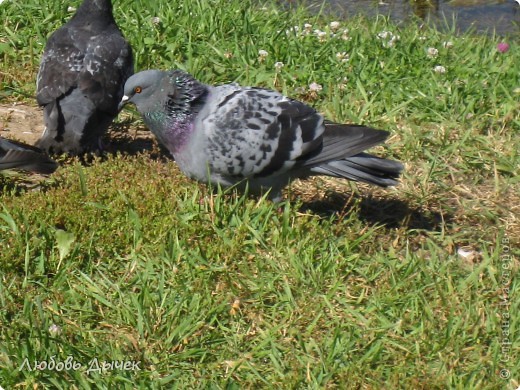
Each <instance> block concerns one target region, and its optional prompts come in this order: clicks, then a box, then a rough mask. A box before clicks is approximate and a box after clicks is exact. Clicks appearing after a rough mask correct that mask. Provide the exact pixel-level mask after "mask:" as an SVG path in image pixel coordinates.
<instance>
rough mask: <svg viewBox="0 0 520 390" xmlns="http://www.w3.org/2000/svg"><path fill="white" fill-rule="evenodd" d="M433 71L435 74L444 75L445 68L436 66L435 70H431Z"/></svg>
mask: <svg viewBox="0 0 520 390" xmlns="http://www.w3.org/2000/svg"><path fill="white" fill-rule="evenodd" d="M433 71H434V72H435V73H441V74H442V73H446V68H445V67H444V66H442V65H437V66H436V67H435V68H433Z"/></svg>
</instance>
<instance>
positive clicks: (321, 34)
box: [314, 30, 327, 42]
mask: <svg viewBox="0 0 520 390" xmlns="http://www.w3.org/2000/svg"><path fill="white" fill-rule="evenodd" d="M314 34H316V36H317V37H318V41H320V42H325V41H326V40H327V33H326V32H325V31H321V30H314Z"/></svg>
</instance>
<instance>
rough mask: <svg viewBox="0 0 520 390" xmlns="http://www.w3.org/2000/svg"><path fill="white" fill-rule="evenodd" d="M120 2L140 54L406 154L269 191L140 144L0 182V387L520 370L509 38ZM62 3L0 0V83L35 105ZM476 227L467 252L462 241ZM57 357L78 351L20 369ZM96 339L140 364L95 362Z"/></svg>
mask: <svg viewBox="0 0 520 390" xmlns="http://www.w3.org/2000/svg"><path fill="white" fill-rule="evenodd" d="M43 4H44V5H43ZM114 8H115V14H116V17H117V20H118V22H119V24H120V26H121V29H122V30H123V31H124V33H125V35H126V36H127V38H128V39H129V40H130V42H131V43H132V45H133V47H134V50H135V54H136V66H137V68H138V70H141V69H146V68H163V69H167V68H174V67H181V68H183V69H186V70H188V71H189V72H191V73H193V74H195V75H196V76H197V77H199V78H200V79H201V80H203V81H204V82H208V83H224V82H231V81H237V82H239V83H242V84H248V85H258V86H265V87H270V88H276V89H278V90H280V91H283V92H284V93H286V94H288V95H290V96H293V97H296V98H299V99H302V100H305V101H307V102H309V104H312V105H313V106H315V107H316V108H317V109H318V110H320V111H321V112H323V113H325V114H326V115H327V116H328V117H329V118H330V119H333V120H336V121H345V122H356V123H364V124H369V125H373V126H375V127H379V128H383V129H387V130H389V131H391V133H392V137H391V138H390V139H389V141H388V143H387V146H386V147H380V148H377V149H376V152H377V153H378V154H380V155H385V156H389V157H393V158H398V159H400V160H402V161H404V162H405V164H406V172H405V174H404V176H403V179H402V184H401V185H400V186H399V187H397V188H396V189H389V190H380V189H373V188H368V187H367V186H364V185H356V184H352V183H344V182H341V181H337V180H328V179H315V180H312V181H310V182H307V183H296V184H295V185H294V186H292V187H291V188H290V190H289V191H288V193H287V198H288V200H287V201H286V202H284V203H282V204H281V205H275V204H273V203H271V202H269V201H267V200H264V199H257V198H250V197H247V196H241V195H237V194H235V193H233V192H232V191H227V192H223V191H220V190H218V189H217V190H216V191H212V190H211V189H209V188H207V187H206V186H204V185H201V184H197V183H194V182H191V181H190V180H188V179H187V178H185V177H183V176H182V175H181V174H180V172H179V171H178V169H177V167H176V165H175V163H174V162H171V161H169V159H167V158H164V157H159V156H158V155H157V153H155V152H153V153H152V152H148V151H144V152H143V153H141V154H137V155H129V154H126V153H124V152H123V153H120V154H117V155H114V156H106V157H105V158H103V159H94V160H93V161H91V162H90V163H89V164H83V165H81V164H79V163H77V162H69V163H65V164H64V165H63V167H62V168H60V169H59V170H58V171H57V172H56V173H55V174H54V175H53V176H51V177H50V178H49V179H48V180H46V181H45V182H42V183H41V185H40V186H37V187H36V188H26V187H24V186H21V185H18V184H17V182H16V181H13V180H12V179H11V178H0V184H1V185H2V186H3V188H4V190H3V193H2V194H1V195H0V307H1V309H0V385H1V386H3V387H4V388H6V389H8V388H9V389H10V388H36V387H38V388H70V387H71V384H74V385H75V386H76V387H77V388H162V387H163V386H164V387H166V388H169V387H172V386H173V387H177V388H206V387H209V388H229V389H233V388H256V387H265V388H269V387H281V388H346V387H348V388H381V386H382V385H383V386H384V387H385V388H397V387H400V388H425V389H432V388H459V389H466V388H479V389H482V388H485V389H487V388H490V389H495V388H496V389H499V388H500V389H502V388H506V389H516V387H518V381H519V380H520V379H519V378H520V363H519V361H520V359H519V356H518V349H519V343H518V340H519V337H518V334H519V332H520V329H519V327H520V322H519V319H518V315H517V313H518V312H519V309H520V300H519V297H518V294H519V287H518V284H519V281H518V277H516V272H517V270H518V256H519V255H520V251H519V250H518V248H519V244H520V222H519V210H518V205H519V204H520V197H519V195H518V194H519V193H520V184H519V180H518V178H519V177H520V175H519V173H520V172H519V166H520V157H519V152H518V151H519V150H520V137H519V135H520V131H519V130H520V113H519V110H518V107H519V103H518V102H519V100H520V90H519V88H520V74H519V72H518V64H519V63H520V47H519V46H518V44H516V42H518V41H517V40H516V41H515V39H516V38H517V37H510V38H507V39H506V40H507V41H508V42H509V43H510V44H511V48H510V50H509V51H508V52H507V53H499V52H498V51H497V50H496V44H497V43H498V42H499V41H500V40H502V39H501V38H498V37H484V36H471V35H464V36H455V35H454V34H453V33H451V32H445V33H441V32H439V31H436V30H432V29H429V28H427V27H425V28H422V29H419V28H418V27H416V26H415V25H413V24H412V25H407V26H401V27H397V26H395V25H393V24H391V23H390V22H389V21H387V20H385V19H383V18H380V19H377V20H366V19H363V18H359V17H354V18H352V19H350V20H347V21H342V22H341V31H340V32H338V34H337V36H336V37H330V36H329V35H327V38H326V39H325V41H324V42H320V41H319V40H318V39H317V38H316V37H315V36H314V35H313V34H310V35H308V36H307V35H302V34H299V33H295V32H294V30H293V31H292V32H291V31H290V32H289V33H288V34H286V31H287V30H290V29H292V27H293V26H299V27H300V31H302V30H303V29H304V23H310V24H312V25H313V27H312V29H313V30H314V29H321V30H323V31H327V33H329V32H330V27H329V22H330V21H331V20H329V19H326V18H324V17H322V16H320V15H317V16H311V15H308V14H306V11H305V10H299V11H292V12H291V13H286V12H284V11H282V10H280V9H279V8H275V7H274V6H271V5H267V6H266V7H265V8H263V9H260V7H257V6H252V5H251V4H250V3H249V2H248V1H235V0H231V1H219V0H214V1H210V0H196V1H192V2H182V3H181V2H173V1H153V2H152V1H150V2H148V1H142V0H141V1H130V0H121V1H116V2H115V6H114ZM155 16H157V17H159V18H160V20H161V21H160V23H159V24H153V23H152V17H155ZM68 18H69V14H67V12H66V5H63V3H62V2H61V1H57V0H51V1H46V2H42V1H36V0H31V1H25V2H18V1H7V2H4V3H3V4H2V5H0V20H2V23H3V26H4V29H3V30H1V31H0V58H1V62H0V86H1V89H0V99H2V100H1V101H0V102H2V103H8V102H12V101H16V100H21V101H25V102H30V103H31V104H34V100H33V96H34V89H35V87H34V83H35V77H36V72H37V67H38V60H39V56H40V54H41V51H42V50H43V47H44V44H45V39H46V37H47V36H48V34H49V33H50V32H52V31H53V30H55V29H56V28H58V27H59V26H60V25H61V24H62V23H63V22H64V21H66V20H67V19H68ZM344 28H348V29H349V32H348V34H347V38H348V39H347V40H344V39H342V38H341V35H342V29H344ZM382 31H390V32H392V33H393V34H394V35H398V36H399V39H398V40H397V41H395V44H394V46H391V47H385V45H384V44H385V43H386V42H387V41H388V38H386V39H381V38H380V37H378V34H380V33H381V32H382ZM447 41H450V42H452V44H453V47H451V48H445V47H444V46H443V42H447ZM430 47H433V48H437V49H438V51H439V52H438V55H437V57H436V58H429V57H428V56H427V50H428V48H430ZM259 50H266V51H267V52H268V56H267V57H266V58H265V59H264V60H261V59H260V58H259V54H258V52H259ZM342 52H346V53H348V54H349V60H348V61H346V62H341V61H340V60H339V59H338V58H337V57H336V53H342ZM276 62H283V63H284V66H283V67H282V68H281V70H280V71H279V72H277V71H276V70H275V67H274V64H275V63H276ZM437 65H440V66H444V67H445V69H446V72H445V73H436V72H435V71H434V70H433V69H434V67H435V66H437ZM313 82H315V83H318V84H320V85H322V87H323V89H322V90H321V91H318V92H313V91H311V90H310V89H309V85H310V84H311V83H313ZM128 125H130V126H131V127H136V126H142V123H141V122H140V119H139V118H138V116H137V115H136V114H134V113H130V114H126V116H123V118H121V119H120V120H119V123H118V126H116V128H120V127H123V126H128ZM130 132H132V130H131V131H130ZM112 135H113V136H114V135H115V132H113V133H112ZM126 139H130V137H129V136H128V137H127V138H126ZM123 149H124V147H123ZM466 246H468V247H470V248H472V249H474V250H475V251H476V252H478V253H477V255H476V256H475V257H474V258H473V259H470V260H467V259H466V260H465V259H463V258H462V257H460V256H459V255H458V254H457V251H458V250H459V248H461V247H466ZM508 316H509V318H508ZM54 325H55V326H54ZM56 326H57V328H56ZM508 340H509V341H511V342H512V346H511V349H510V350H507V349H506V348H507V344H504V343H503V342H504V341H506V342H507V341H508ZM69 356H71V357H72V358H73V359H74V362H75V363H76V364H81V368H80V369H77V370H66V371H57V370H48V369H45V370H29V369H28V367H27V364H26V365H24V361H25V359H28V360H27V362H28V363H29V364H30V366H31V368H34V361H45V360H46V361H49V362H51V361H53V362H65V361H66V359H67V357H69ZM51 358H53V360H51ZM94 358H95V359H98V361H99V362H102V361H114V360H124V361H135V362H138V363H139V367H140V370H122V369H115V370H109V371H106V372H103V373H99V372H96V371H91V372H87V370H88V368H89V362H90V361H91V360H92V359H94ZM507 358H509V360H508V361H504V360H506V359H507ZM69 362H70V360H69ZM22 366H23V369H21V368H22ZM92 368H96V367H95V366H94V367H92ZM501 370H507V372H509V373H510V375H511V376H510V378H508V379H503V378H501V372H502V374H504V373H506V372H505V371H501Z"/></svg>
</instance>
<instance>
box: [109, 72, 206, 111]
mask: <svg viewBox="0 0 520 390" xmlns="http://www.w3.org/2000/svg"><path fill="white" fill-rule="evenodd" d="M207 92H208V91H207V89H206V86H205V85H204V84H202V83H200V82H199V81H197V80H195V79H194V78H193V77H192V76H191V75H190V74H189V73H186V72H184V71H182V70H179V69H177V70H172V71H169V72H164V71H162V70H145V71H143V72H139V73H136V74H134V75H133V76H131V77H130V78H129V79H128V80H126V83H125V90H124V96H123V98H122V99H121V103H119V109H121V108H122V107H123V106H124V105H125V104H126V103H133V104H135V106H136V107H137V110H138V111H139V112H140V113H141V114H144V113H147V112H153V111H156V110H157V109H158V108H159V107H160V108H161V109H163V108H164V107H165V105H168V108H169V111H170V113H173V112H182V113H184V114H189V113H191V112H194V111H197V110H198V107H200V106H201V105H203V104H204V96H205V95H206V93H207Z"/></svg>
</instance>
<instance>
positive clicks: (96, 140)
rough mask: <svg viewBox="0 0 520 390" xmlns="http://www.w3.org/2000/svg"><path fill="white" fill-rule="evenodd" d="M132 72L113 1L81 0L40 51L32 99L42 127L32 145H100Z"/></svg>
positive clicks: (61, 148) (74, 148) (75, 148)
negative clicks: (34, 143)
mask: <svg viewBox="0 0 520 390" xmlns="http://www.w3.org/2000/svg"><path fill="white" fill-rule="evenodd" d="M133 72H134V65H133V58H132V48H131V47H130V45H129V44H128V42H126V40H125V39H124V37H123V35H122V34H121V31H120V30H119V28H118V27H117V25H116V22H115V20H114V17H113V15H112V3H111V1H110V0H84V1H83V3H82V4H81V6H80V7H79V8H78V10H77V11H76V14H75V15H74V16H73V17H72V19H71V20H70V21H69V22H68V23H66V24H65V25H63V26H62V27H61V28H59V29H58V30H56V31H55V32H54V33H53V34H52V35H51V37H50V38H49V40H48V42H47V46H46V47H45V51H44V52H43V57H42V60H41V63H40V70H39V72H38V79H37V86H36V89H37V95H36V99H37V100H38V104H40V106H43V109H44V111H43V115H44V121H45V130H44V132H43V134H42V136H41V138H40V139H39V140H38V141H37V143H36V145H37V146H38V147H40V148H42V149H45V150H46V151H49V152H54V153H69V154H81V153H84V152H89V151H97V150H99V149H102V145H101V137H102V136H103V134H104V133H105V132H106V130H107V128H108V126H109V125H110V123H111V122H112V120H113V119H114V118H115V117H116V116H117V113H118V111H117V105H118V103H119V101H120V100H121V97H122V96H123V86H124V84H125V81H126V80H127V79H128V77H130V76H131V75H132V74H133Z"/></svg>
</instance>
